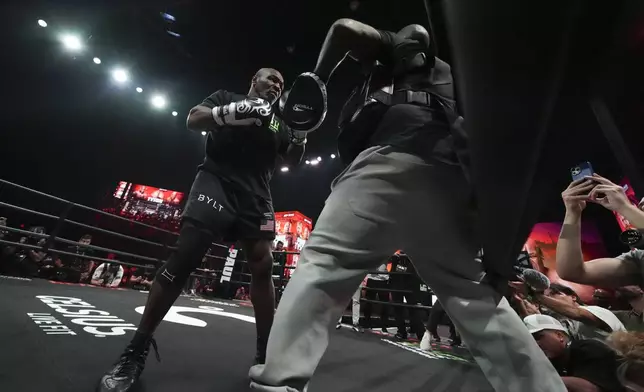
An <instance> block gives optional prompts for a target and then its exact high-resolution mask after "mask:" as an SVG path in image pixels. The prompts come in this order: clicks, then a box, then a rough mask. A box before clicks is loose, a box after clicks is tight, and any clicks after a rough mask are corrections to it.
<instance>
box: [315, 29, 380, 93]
mask: <svg viewBox="0 0 644 392" xmlns="http://www.w3.org/2000/svg"><path fill="white" fill-rule="evenodd" d="M382 46H383V42H382V37H381V35H380V33H379V32H378V30H376V29H374V28H373V27H371V26H369V25H367V24H364V23H361V22H358V21H356V20H353V19H346V18H345V19H339V20H337V21H336V22H335V23H333V25H332V26H331V28H330V29H329V32H328V33H327V35H326V38H325V40H324V44H323V45H322V49H321V50H320V56H319V57H318V62H317V65H316V66H315V71H314V72H315V74H317V75H318V76H319V77H320V78H321V79H322V80H323V81H324V82H325V83H326V82H328V81H329V78H330V77H331V73H332V72H333V70H334V69H335V67H336V66H337V65H338V63H339V62H340V61H341V60H342V59H343V58H344V56H345V55H346V54H347V52H351V56H352V57H354V58H355V59H356V60H358V61H360V62H361V63H363V64H371V63H373V62H374V61H375V60H376V59H377V57H378V55H379V54H380V52H381V50H382Z"/></svg>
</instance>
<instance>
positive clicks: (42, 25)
mask: <svg viewBox="0 0 644 392" xmlns="http://www.w3.org/2000/svg"><path fill="white" fill-rule="evenodd" d="M38 26H40V27H47V22H45V21H44V20H42V19H38Z"/></svg>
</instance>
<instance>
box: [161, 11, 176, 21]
mask: <svg viewBox="0 0 644 392" xmlns="http://www.w3.org/2000/svg"><path fill="white" fill-rule="evenodd" d="M160 14H161V17H162V18H163V19H165V20H167V21H168V22H176V21H177V18H175V17H174V16H172V15H170V14H166V13H165V12H160Z"/></svg>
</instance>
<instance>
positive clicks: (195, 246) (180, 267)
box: [156, 221, 213, 289]
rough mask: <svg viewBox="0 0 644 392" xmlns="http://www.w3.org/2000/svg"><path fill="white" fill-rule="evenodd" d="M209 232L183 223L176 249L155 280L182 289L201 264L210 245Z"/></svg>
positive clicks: (210, 237) (198, 225)
mask: <svg viewBox="0 0 644 392" xmlns="http://www.w3.org/2000/svg"><path fill="white" fill-rule="evenodd" d="M212 238H213V234H212V232H210V230H208V229H206V228H205V227H203V225H200V224H198V223H196V222H192V221H184V223H183V224H182V226H181V231H180V232H179V239H178V240H177V249H176V250H175V251H174V252H173V253H172V255H171V256H170V258H169V259H168V261H167V262H166V263H165V264H164V265H163V266H162V267H161V268H159V271H158V272H157V274H156V280H157V281H158V282H159V283H160V284H162V285H164V286H173V287H175V288H179V289H181V288H183V286H184V285H185V283H186V281H187V280H188V277H189V276H190V274H191V273H192V272H193V271H194V270H195V269H196V268H197V267H199V265H200V264H201V259H202V258H203V256H204V255H205V254H206V252H207V251H208V249H209V248H210V244H211V243H212Z"/></svg>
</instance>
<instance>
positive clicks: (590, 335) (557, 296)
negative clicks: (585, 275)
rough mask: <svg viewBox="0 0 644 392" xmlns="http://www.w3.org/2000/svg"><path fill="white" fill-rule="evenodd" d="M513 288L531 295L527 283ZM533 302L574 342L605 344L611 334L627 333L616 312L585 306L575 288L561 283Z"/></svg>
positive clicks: (514, 283) (533, 296) (516, 283)
mask: <svg viewBox="0 0 644 392" xmlns="http://www.w3.org/2000/svg"><path fill="white" fill-rule="evenodd" d="M511 286H512V287H513V288H515V289H516V290H519V291H521V292H522V294H524V295H526V294H527V293H526V292H525V285H524V284H523V283H521V282H512V283H511ZM532 300H533V301H534V302H535V303H537V304H539V305H542V306H543V308H545V309H543V310H542V311H541V313H545V314H548V315H550V316H553V317H555V318H556V319H557V320H559V321H560V322H562V323H563V324H564V325H565V326H566V327H567V328H568V332H569V335H570V337H572V338H573V339H599V340H602V341H603V340H605V339H606V338H607V337H608V335H609V334H610V333H611V332H615V331H625V330H626V328H624V324H622V322H621V321H620V320H619V319H618V318H617V316H615V315H614V314H613V312H611V311H610V310H608V309H605V308H602V307H600V306H592V305H589V306H586V305H584V304H583V303H582V302H581V300H580V299H579V296H578V295H577V293H576V292H575V291H574V290H573V289H571V288H570V287H567V286H564V285H561V284H556V283H553V284H551V285H550V288H549V289H548V290H547V291H546V292H545V293H534V294H533V295H532Z"/></svg>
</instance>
